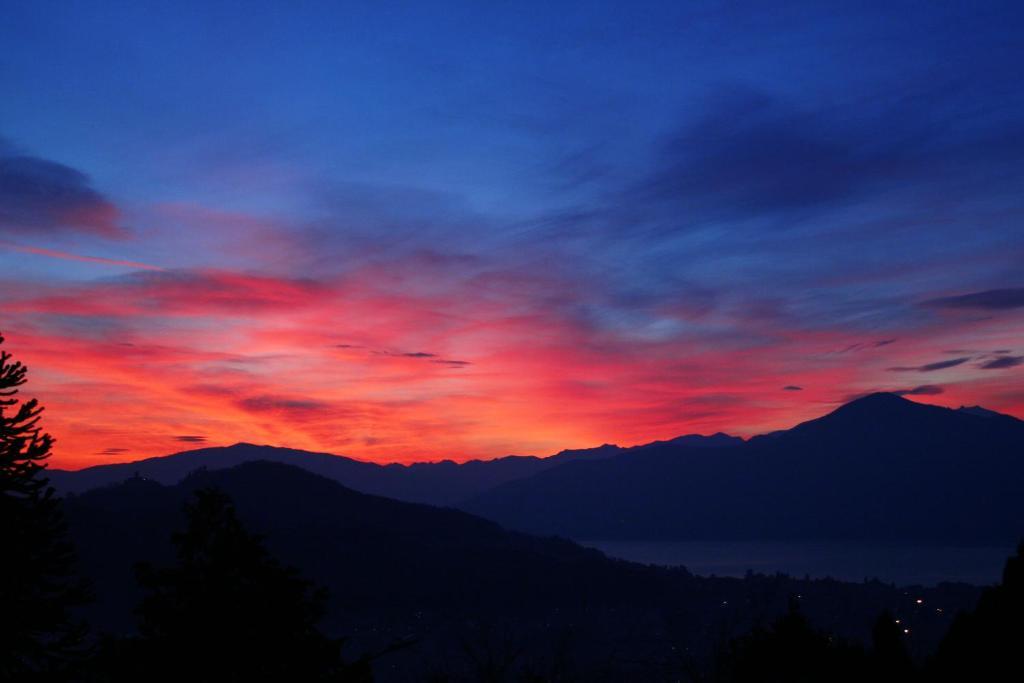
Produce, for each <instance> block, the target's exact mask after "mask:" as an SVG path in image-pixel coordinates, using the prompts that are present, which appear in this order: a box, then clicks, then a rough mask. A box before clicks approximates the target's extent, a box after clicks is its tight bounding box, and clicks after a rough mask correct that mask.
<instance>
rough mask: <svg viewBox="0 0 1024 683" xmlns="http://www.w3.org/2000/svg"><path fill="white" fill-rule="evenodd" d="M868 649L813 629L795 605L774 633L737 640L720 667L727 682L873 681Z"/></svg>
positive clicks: (722, 679)
mask: <svg viewBox="0 0 1024 683" xmlns="http://www.w3.org/2000/svg"><path fill="white" fill-rule="evenodd" d="M867 672H868V666H867V660H866V657H865V655H864V651H863V649H861V648H859V647H855V646H852V645H850V644H848V643H846V642H845V641H843V640H840V639H837V638H836V637H835V636H832V635H829V634H827V633H824V632H822V631H817V630H815V629H814V628H812V627H811V625H810V624H809V623H808V621H807V619H806V618H804V616H803V615H802V614H801V613H800V610H799V609H798V608H797V606H796V602H795V601H793V602H791V604H790V608H789V612H788V613H787V614H786V615H784V616H783V617H781V618H779V620H778V621H776V622H775V624H774V625H772V627H771V628H769V629H760V628H758V629H754V630H753V631H752V632H751V633H750V634H748V635H746V636H744V637H743V638H739V639H737V640H736V641H734V643H733V645H732V648H731V650H730V651H729V653H728V655H727V656H726V657H725V658H724V659H723V661H722V663H721V664H720V668H719V673H718V677H717V680H718V681H720V682H721V683H818V682H819V681H833V682H834V683H844V682H847V681H849V682H850V683H853V682H854V681H864V680H872V679H869V678H867V676H866V674H867Z"/></svg>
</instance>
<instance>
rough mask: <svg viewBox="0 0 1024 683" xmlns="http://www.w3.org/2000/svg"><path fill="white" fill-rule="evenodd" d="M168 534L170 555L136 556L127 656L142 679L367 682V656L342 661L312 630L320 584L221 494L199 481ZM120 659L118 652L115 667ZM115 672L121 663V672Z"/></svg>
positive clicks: (321, 600)
mask: <svg viewBox="0 0 1024 683" xmlns="http://www.w3.org/2000/svg"><path fill="white" fill-rule="evenodd" d="M186 515H187V523H186V527H185V530H184V531H183V532H181V533H177V534H175V535H174V537H173V541H174V545H175V546H176V548H177V564H176V565H175V566H172V567H167V568H154V567H152V566H150V565H139V566H138V567H137V575H138V579H139V582H140V583H141V585H142V586H143V588H144V589H145V590H146V591H147V595H146V597H145V598H144V599H143V602H142V604H141V605H140V607H139V609H138V615H139V629H140V638H139V640H138V641H137V643H136V644H137V648H136V650H135V652H134V653H133V654H134V657H128V658H126V659H127V660H132V659H134V660H135V665H136V666H138V671H137V673H138V674H144V675H146V676H147V677H148V679H149V680H153V679H154V677H155V678H156V680H175V681H178V680H194V681H218V682H220V681H247V682H249V681H289V680H291V681H368V680H371V675H370V668H369V662H368V661H367V660H360V661H359V662H357V663H355V664H348V665H347V664H346V663H345V662H344V661H343V660H342V658H341V653H340V651H341V645H342V642H341V641H340V640H333V639H330V638H327V637H326V636H324V635H323V634H321V633H320V632H319V631H318V630H317V628H316V624H317V622H318V621H319V619H320V618H321V616H322V615H323V612H324V607H325V602H326V597H327V596H326V592H325V591H324V590H323V589H319V588H316V587H315V586H313V584H311V583H310V582H308V581H306V580H304V579H302V578H301V577H299V575H298V573H297V572H296V571H295V570H294V569H291V568H288V567H285V566H283V565H281V564H280V563H279V562H277V561H276V560H275V559H274V558H273V557H271V556H270V555H269V554H268V553H267V551H266V549H265V548H264V546H263V543H262V541H261V539H260V538H259V537H257V536H254V535H252V534H250V533H249V532H247V531H246V530H245V529H244V528H243V526H242V524H241V522H240V521H239V519H238V517H237V515H236V513H235V509H234V506H233V505H232V503H231V501H230V499H229V498H228V497H227V496H226V495H225V494H223V493H221V492H219V491H217V490H214V489H205V490H200V491H198V492H197V493H196V494H195V498H194V499H193V500H192V501H191V502H190V503H188V504H187V505H186ZM124 662H125V660H124V659H123V660H122V666H123V665H124ZM124 673H125V672H122V675H123V674H124Z"/></svg>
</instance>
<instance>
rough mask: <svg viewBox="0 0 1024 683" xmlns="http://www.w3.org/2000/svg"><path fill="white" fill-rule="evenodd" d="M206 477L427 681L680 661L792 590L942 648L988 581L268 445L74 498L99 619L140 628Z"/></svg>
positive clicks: (845, 628) (289, 560) (335, 610)
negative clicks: (824, 571)
mask: <svg viewBox="0 0 1024 683" xmlns="http://www.w3.org/2000/svg"><path fill="white" fill-rule="evenodd" d="M205 487H216V488H219V489H221V490H223V491H225V492H226V493H227V494H228V495H230V496H231V498H232V499H233V500H234V501H235V503H236V505H237V509H238V513H239V516H240V517H241V519H242V520H243V522H244V523H245V524H246V526H247V527H249V528H250V529H251V530H253V531H255V532H257V533H260V534H263V535H264V536H265V538H266V542H267V545H268V547H269V549H270V550H271V552H272V553H273V554H274V555H276V556H277V557H279V558H280V559H281V560H282V561H283V562H285V563H286V564H289V565H292V566H295V567H298V568H299V569H300V570H301V571H302V573H303V574H304V575H305V576H307V577H308V578H311V579H313V580H314V581H316V582H318V583H320V584H323V585H325V586H327V587H328V588H329V590H330V592H331V596H332V598H331V602H330V608H329V614H328V618H327V621H326V623H325V628H327V629H328V630H329V631H331V632H333V633H344V634H349V635H351V636H353V647H356V648H374V647H380V646H381V645H382V644H386V643H387V642H389V641H391V640H393V639H395V638H398V637H405V636H410V635H411V636H413V637H415V638H417V639H419V641H420V645H418V646H417V647H416V648H414V649H412V650H410V651H408V652H405V653H404V654H401V655H399V656H396V658H395V659H394V661H393V663H392V664H387V665H386V666H385V667H384V671H383V672H381V673H382V675H381V676H380V678H381V680H389V676H390V675H391V674H394V679H395V680H403V679H402V678H401V676H400V675H399V674H400V673H401V672H402V671H405V672H408V671H416V672H418V674H419V675H420V676H419V677H418V678H416V680H421V679H422V678H423V676H422V673H423V672H424V671H429V670H431V668H432V667H434V668H437V667H442V668H443V667H444V666H456V667H462V666H470V665H471V664H472V662H473V661H479V660H480V658H481V657H483V658H487V657H504V656H509V655H510V653H515V652H529V653H531V654H530V657H535V658H539V660H543V666H548V665H552V666H553V664H552V662H554V661H555V659H557V658H562V659H563V660H566V661H568V660H571V661H572V662H573V664H572V666H574V667H577V669H576V670H577V671H579V670H581V669H580V668H582V669H586V670H587V671H591V670H593V671H597V670H598V669H602V667H604V668H607V667H612V668H615V669H616V670H617V671H620V672H621V671H623V670H628V671H630V672H632V673H630V674H629V675H628V676H626V677H625V678H626V679H627V680H629V679H633V680H640V678H635V676H641V677H642V679H643V680H660V679H661V676H662V674H664V673H665V672H666V671H668V670H670V669H672V667H680V666H683V665H684V664H686V662H690V660H691V659H700V658H702V657H704V658H706V657H707V656H709V655H710V653H711V652H712V651H713V649H714V647H716V646H719V645H721V644H722V642H723V639H724V638H727V637H728V636H729V635H731V634H736V633H741V632H743V631H745V630H746V629H747V628H749V627H750V626H751V625H752V624H754V623H757V622H759V621H764V620H766V619H770V618H772V617H774V616H775V615H778V614H780V613H781V612H783V611H784V610H785V609H786V605H787V602H788V600H789V599H790V598H791V597H794V596H800V598H799V600H800V604H801V605H802V607H803V609H804V610H805V611H806V613H807V614H808V616H809V617H810V618H811V619H812V620H814V622H815V623H816V624H820V625H821V626H822V627H825V628H829V629H832V630H834V631H838V632H839V633H841V634H845V635H848V636H850V637H855V638H862V639H863V638H865V637H866V636H867V632H868V629H869V627H870V624H871V623H872V621H873V619H874V617H875V616H876V615H877V614H878V613H879V612H881V611H882V610H883V609H888V610H891V611H893V612H895V613H897V614H898V615H901V616H902V617H903V618H904V619H906V620H907V622H906V623H908V624H912V625H913V628H914V632H915V641H914V642H913V643H911V645H912V646H913V647H916V648H919V649H924V650H926V649H928V648H930V647H931V646H933V645H934V643H935V642H936V640H937V638H938V637H939V636H940V635H941V633H942V632H943V631H944V630H945V628H946V626H947V623H948V616H944V615H943V614H942V613H939V612H937V611H936V609H935V608H936V607H940V606H941V607H942V608H944V609H945V610H947V612H946V614H952V613H953V612H955V611H956V609H958V608H960V607H963V606H967V605H969V604H971V602H972V601H973V600H974V599H975V597H976V595H977V591H976V590H975V589H973V588H970V587H966V586H949V585H946V586H940V587H937V588H932V589H914V590H907V589H899V588H896V587H893V586H887V585H884V584H881V583H878V582H866V583H864V584H848V583H840V582H835V581H830V580H820V581H801V580H796V579H791V578H788V577H783V576H775V577H750V578H748V579H745V580H739V579H707V578H698V577H694V576H692V575H690V574H689V573H687V572H686V571H685V570H682V569H677V570H668V569H661V568H655V567H643V566H640V565H635V564H630V563H625V562H619V561H613V560H609V559H607V558H605V557H604V556H603V555H601V554H600V553H598V552H596V551H593V550H587V549H584V548H582V547H580V546H577V545H576V544H574V543H571V542H569V541H564V540H558V539H551V538H549V539H543V538H536V537H531V536H527V535H523V534H518V533H512V532H508V531H505V530H503V529H501V528H500V527H498V526H497V525H495V524H494V523H491V522H488V521H484V520H482V519H479V518H476V517H473V516H471V515H469V514H466V513H463V512H459V511H456V510H451V509H438V508H433V507H429V506H425V505H417V504H410V503H402V502H397V501H393V500H388V499H385V498H379V497H375V496H370V495H365V494H360V493H356V492H354V491H351V490H349V489H346V488H344V487H342V486H340V485H338V484H337V483H335V482H333V481H330V480H327V479H325V478H322V477H319V476H315V475H312V474H310V473H308V472H305V471H303V470H300V469H298V468H295V467H290V466H286V465H281V464H275V463H262V462H257V463H249V464H246V465H242V466H239V467H235V468H232V469H227V470H219V471H201V472H198V473H196V474H194V475H192V476H190V477H188V478H187V479H186V480H185V481H183V482H182V483H180V484H178V485H175V486H170V487H168V486H162V485H160V484H157V483H155V482H152V481H146V480H143V479H136V480H131V481H128V482H125V483H122V484H118V485H115V486H112V487H108V488H104V489H99V490H95V491H92V492H89V493H86V494H82V495H78V496H71V497H70V498H69V499H68V500H67V502H66V509H67V514H68V518H69V520H70V526H71V531H72V535H73V537H74V540H75V543H76V545H77V547H78V549H79V554H80V558H81V565H82V568H83V572H84V573H85V574H86V575H87V576H88V577H89V578H90V579H91V581H92V582H93V585H94V590H95V594H96V600H95V602H94V603H93V605H91V606H90V607H89V608H88V610H87V613H86V615H87V617H88V618H89V620H90V621H92V622H93V623H94V624H95V625H96V626H97V627H98V628H99V629H100V630H108V631H113V632H121V633H127V632H131V630H132V624H133V618H132V609H133V607H134V606H135V605H136V604H137V602H138V599H139V597H140V594H139V591H138V589H137V588H136V587H135V581H134V578H133V574H132V566H133V564H134V563H135V562H137V561H140V560H141V561H148V562H154V563H156V564H157V565H160V564H166V563H168V562H170V561H171V555H172V552H171V544H170V542H169V538H170V535H171V533H172V531H174V530H175V529H178V528H180V527H181V526H182V524H183V514H182V505H183V503H184V502H185V501H186V500H187V499H188V497H189V496H190V495H191V494H192V492H194V491H195V490H197V489H198V488H205ZM917 599H922V600H924V601H925V604H926V605H927V608H922V607H921V606H920V605H919V604H918V603H917V602H916V600H917ZM467 653H472V655H470V654H467ZM683 653H685V656H682V655H683ZM539 660H538V661H539ZM684 660H685V661H684ZM559 661H562V660H559ZM452 662H457V664H452ZM467 662H469V663H468V664H467ZM521 663H522V662H521V661H520V664H521ZM690 664H692V662H690ZM518 665H519V664H517V666H518ZM540 665H541V664H538V666H540ZM687 665H688V664H687ZM389 667H391V668H389ZM595 667H596V668H595ZM666 667H667V668H666ZM602 670H604V669H602ZM672 670H674V669H672ZM389 672H390V674H389ZM645 672H646V673H645ZM655 674H657V675H655ZM468 677H469V678H470V679H472V674H469V675H468ZM581 678H582V679H583V680H598V678H591V677H589V676H586V675H582V674H581ZM669 678H671V677H669ZM617 679H618V680H622V679H623V676H618V678H617Z"/></svg>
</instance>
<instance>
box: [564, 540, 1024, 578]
mask: <svg viewBox="0 0 1024 683" xmlns="http://www.w3.org/2000/svg"><path fill="white" fill-rule="evenodd" d="M580 543H582V544H583V545H586V546H589V547H591V548H597V549H598V550H600V551H602V552H603V553H605V554H606V555H608V556H610V557H616V558H620V559H623V560H631V561H633V562H642V563H644V564H657V565H664V566H677V565H683V566H685V567H686V568H687V569H689V570H690V571H691V572H693V573H694V574H699V575H705V576H708V575H716V576H743V575H744V574H745V573H746V572H747V571H748V570H750V571H754V572H758V573H763V574H774V573H775V572H783V573H785V574H790V575H792V576H797V577H803V576H810V577H811V578H823V577H826V576H830V577H832V578H836V579H842V580H844V581H861V580H863V579H865V578H877V579H880V580H882V581H886V582H892V583H896V584H900V585H911V584H920V585H925V586H929V585H934V584H937V583H940V582H942V581H963V582H966V583H973V584H978V585H984V584H990V583H995V582H997V581H999V578H1000V576H1001V575H1002V571H1003V563H1004V562H1005V561H1006V558H1007V557H1008V556H1009V555H1011V554H1013V548H1012V547H1005V548H995V547H979V548H946V547H936V546H871V545H842V544H836V543H765V542H729V543H709V542H689V541H687V542H679V541H580Z"/></svg>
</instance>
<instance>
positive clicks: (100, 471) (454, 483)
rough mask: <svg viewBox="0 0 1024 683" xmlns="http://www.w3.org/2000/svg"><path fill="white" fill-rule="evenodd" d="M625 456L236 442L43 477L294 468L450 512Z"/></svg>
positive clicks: (84, 480)
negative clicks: (549, 473)
mask: <svg viewBox="0 0 1024 683" xmlns="http://www.w3.org/2000/svg"><path fill="white" fill-rule="evenodd" d="M733 439H735V440H736V441H740V440H739V439H736V438H735V437H730V436H726V435H725V434H715V435H714V436H710V437H705V436H699V435H688V436H683V437H679V438H678V439H675V440H674V441H684V442H686V443H688V444H691V445H695V446H707V447H717V446H721V445H726V444H728V443H730V442H731V441H730V440H733ZM627 450H629V449H626V448H622V447H620V446H613V445H609V444H605V445H603V446H599V447H597V448H584V449H576V450H566V451H562V452H560V453H558V454H556V455H553V456H551V457H549V458H538V457H534V456H508V457H504V458H497V459H495V460H471V461H469V462H465V463H455V462H452V461H450V460H446V461H443V462H436V463H416V464H412V465H398V464H391V465H378V464H375V463H370V462H363V461H359V460H353V459H352V458H346V457H344V456H341V455H332V454H330V453H312V452H309V451H302V450H295V449H291V448H277V447H274V446H257V445H254V444H248V443H240V444H235V445H234V446H227V447H216V448H200V449H197V450H191V451H184V452H182V453H176V454H173V455H167V456H162V457H156V458H147V459H146V460H139V461H136V462H129V463H118V464H113V465H98V466H96V467H89V468H86V469H83V470H78V471H67V470H49V472H48V473H49V476H50V480H51V483H52V484H53V486H54V487H55V488H56V489H57V490H58V491H60V492H61V493H81V492H83V491H88V490H90V489H94V488H97V487H100V486H107V485H109V484H114V483H118V482H121V481H124V480H126V479H128V478H130V477H133V476H136V475H138V476H140V477H145V478H147V479H152V480H154V481H156V482H159V483H161V484H175V483H177V482H179V481H181V480H182V479H184V478H185V477H186V476H187V475H188V474H189V473H191V472H193V471H195V470H197V469H199V468H202V467H205V468H207V469H210V470H218V469H225V468H229V467H234V466H236V465H240V464H243V463H246V462H255V461H258V460H263V461H268V462H279V463H285V464H290V465H296V466H298V467H301V468H303V469H305V470H307V471H309V472H313V473H315V474H319V475H321V476H324V477H327V478H329V479H333V480H334V481H337V482H339V483H341V484H344V485H345V486H348V487H350V488H353V489H355V490H357V491H361V492H363V493H372V494H376V495H381V496H387V497H389V498H395V499H397V500H404V501H410V502H420V503H430V504H433V505H455V504H457V503H460V502H462V501H464V500H466V499H468V498H471V497H473V496H476V495H478V494H480V493H482V492H484V491H486V490H488V489H491V488H493V487H495V486H498V485H500V484H503V483H505V482H508V481H513V480H515V479H520V478H522V477H527V476H530V475H532V474H536V473H537V472H541V471H543V470H545V469H548V468H551V467H554V466H556V465H560V464H564V463H567V462H575V461H579V460H600V459H605V458H610V457H612V456H615V455H618V454H620V453H623V452H625V451H627Z"/></svg>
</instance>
